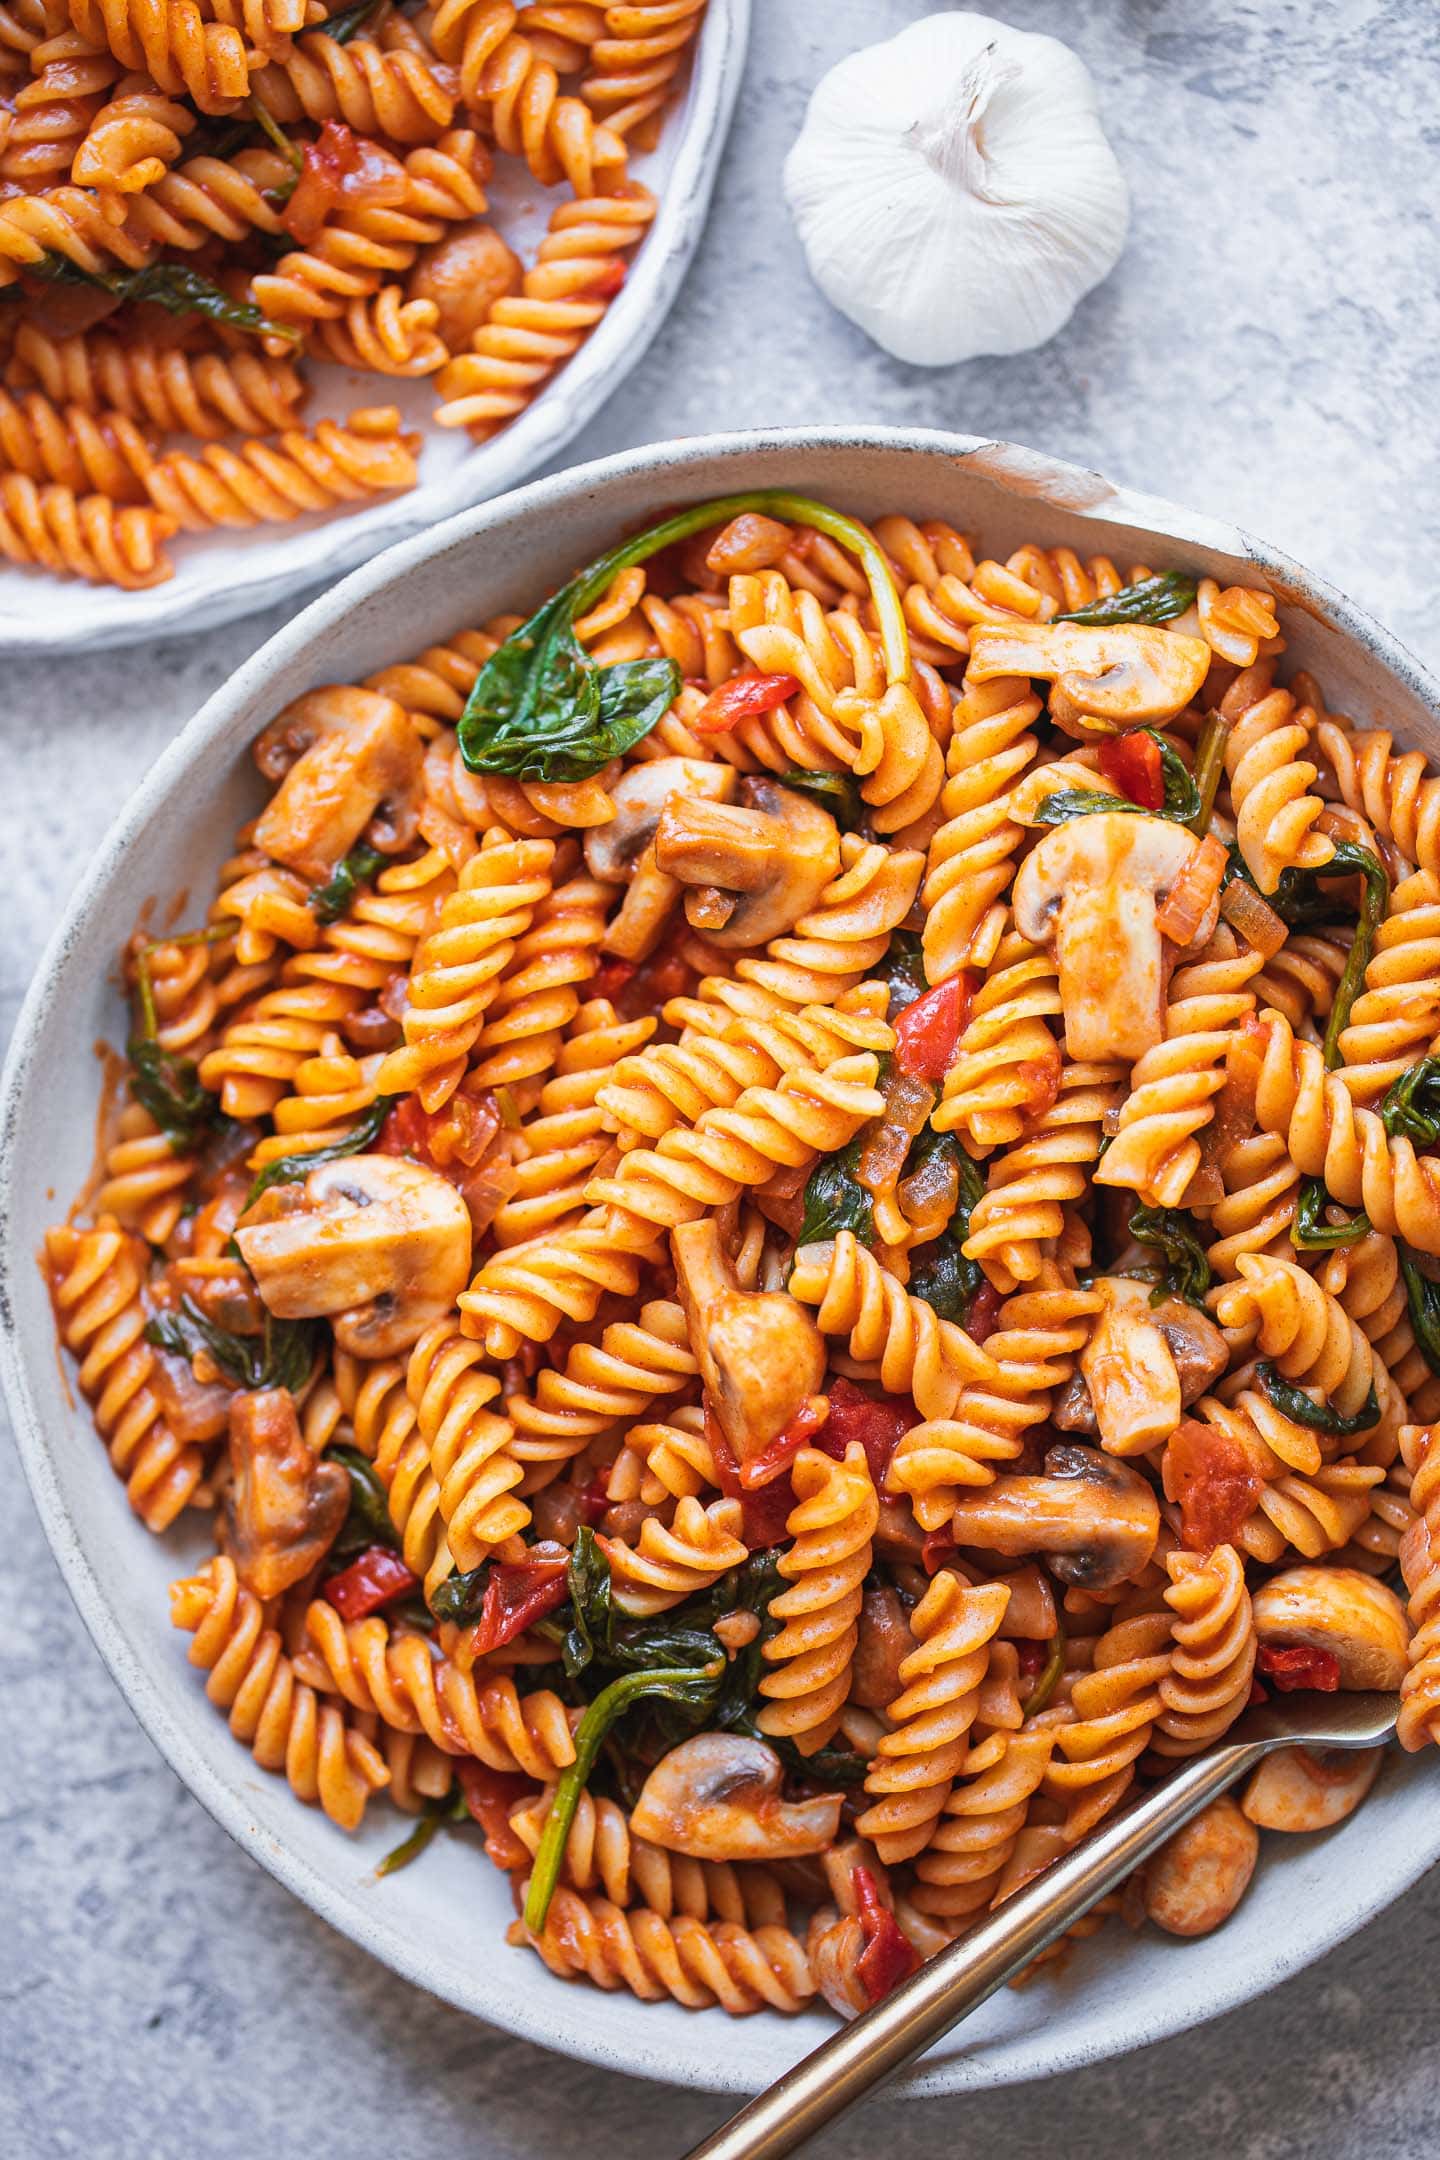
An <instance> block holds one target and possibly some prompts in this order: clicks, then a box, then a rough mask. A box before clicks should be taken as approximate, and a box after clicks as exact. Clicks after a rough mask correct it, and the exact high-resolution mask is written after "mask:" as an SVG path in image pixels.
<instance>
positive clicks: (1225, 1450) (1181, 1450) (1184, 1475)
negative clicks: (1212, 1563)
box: [1163, 1418, 1265, 1553]
mask: <svg viewBox="0 0 1440 2160" xmlns="http://www.w3.org/2000/svg"><path fill="white" fill-rule="evenodd" d="M1163 1474H1164V1481H1165V1497H1166V1499H1167V1500H1170V1501H1175V1502H1178V1504H1179V1508H1180V1542H1181V1544H1182V1545H1184V1546H1185V1548H1186V1549H1187V1551H1189V1552H1198V1553H1209V1552H1213V1551H1214V1550H1215V1547H1216V1546H1217V1545H1228V1544H1230V1543H1231V1542H1232V1541H1233V1540H1234V1538H1236V1537H1237V1536H1238V1535H1239V1532H1240V1530H1241V1528H1242V1526H1243V1525H1244V1524H1245V1523H1246V1522H1248V1521H1249V1519H1250V1517H1251V1515H1252V1514H1253V1513H1254V1510H1255V1503H1256V1501H1257V1500H1258V1499H1259V1497H1260V1495H1261V1493H1262V1492H1263V1491H1264V1489H1265V1481H1264V1479H1263V1478H1262V1477H1261V1476H1260V1473H1259V1472H1258V1471H1257V1470H1256V1469H1255V1468H1254V1467H1253V1465H1252V1464H1251V1462H1250V1459H1249V1457H1248V1456H1247V1455H1246V1453H1245V1450H1244V1449H1243V1448H1242V1447H1241V1445H1240V1443H1239V1441H1238V1440H1232V1439H1230V1437H1229V1436H1228V1434H1226V1433H1222V1432H1221V1431H1220V1430H1219V1428H1218V1427H1217V1426H1214V1425H1202V1424H1201V1423H1200V1421H1199V1420H1198V1418H1182V1419H1181V1420H1180V1423H1179V1424H1178V1425H1177V1426H1176V1428H1175V1431H1174V1432H1173V1433H1172V1435H1171V1437H1170V1444H1169V1446H1168V1447H1167V1448H1166V1450H1165V1456H1164V1463H1163Z"/></svg>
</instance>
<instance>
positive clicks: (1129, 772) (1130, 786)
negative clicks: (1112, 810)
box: [1100, 730, 1165, 810]
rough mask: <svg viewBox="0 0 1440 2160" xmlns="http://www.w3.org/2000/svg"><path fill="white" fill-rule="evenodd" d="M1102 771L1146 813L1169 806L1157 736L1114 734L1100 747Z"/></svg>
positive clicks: (1141, 733) (1113, 784)
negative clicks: (1166, 800)
mask: <svg viewBox="0 0 1440 2160" xmlns="http://www.w3.org/2000/svg"><path fill="white" fill-rule="evenodd" d="M1100 770H1101V772H1102V773H1103V774H1104V775H1105V778H1106V779H1107V780H1108V781H1110V783H1111V784H1112V786H1114V787H1117V788H1119V790H1120V792H1121V794H1122V795H1125V796H1128V797H1129V799H1130V801H1131V802H1133V803H1139V805H1140V807H1141V809H1142V810H1161V809H1163V808H1164V806H1165V772H1164V767H1163V766H1162V765H1161V763H1160V745H1159V743H1158V742H1156V740H1155V738H1154V736H1153V735H1146V734H1145V733H1143V731H1140V730H1137V731H1136V732H1135V733H1134V734H1133V735H1110V736H1107V737H1106V739H1105V741H1104V742H1103V743H1102V744H1101V745H1100Z"/></svg>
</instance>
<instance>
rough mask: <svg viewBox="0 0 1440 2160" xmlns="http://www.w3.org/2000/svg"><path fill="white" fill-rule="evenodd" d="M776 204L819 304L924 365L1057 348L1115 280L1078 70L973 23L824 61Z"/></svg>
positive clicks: (1117, 206)
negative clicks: (785, 211) (785, 206)
mask: <svg viewBox="0 0 1440 2160" xmlns="http://www.w3.org/2000/svg"><path fill="white" fill-rule="evenodd" d="M785 194H786V198H787V200H788V202H789V204H790V211H791V215H792V216H793V218H794V220H795V224H796V227H797V229H798V231H799V234H800V238H801V241H802V242H803V244H804V248H805V254H806V258H807V260H808V262H809V265H810V273H811V275H812V277H813V278H814V279H815V282H816V284H817V285H818V286H819V287H820V290H821V291H822V292H823V293H824V294H825V297H826V298H827V299H828V300H829V301H831V302H832V303H833V305H834V306H835V307H837V308H839V309H840V310H841V312H842V314H845V315H848V316H849V317H850V319H851V321H852V322H855V323H858V324H859V325H860V328H861V329H862V330H865V331H867V332H868V333H869V335H870V336H871V337H872V338H874V339H875V341H876V343H877V344H879V345H883V346H884V347H885V349H886V351H887V352H892V353H894V354H895V356H896V358H897V359H900V360H909V361H912V362H914V363H915V364H917V365H918V366H920V367H946V366H948V365H950V364H951V363H952V362H953V361H956V360H969V359H973V358H975V357H976V356H977V355H979V354H981V353H1017V352H1026V351H1028V350H1029V349H1030V347H1031V346H1034V345H1043V344H1044V343H1045V342H1046V340H1047V339H1048V338H1052V337H1054V335H1055V333H1056V331H1057V330H1059V329H1060V328H1061V327H1062V326H1063V325H1064V324H1065V323H1066V322H1067V321H1068V320H1069V318H1070V316H1071V314H1072V312H1073V311H1074V308H1075V306H1076V303H1077V302H1078V301H1079V300H1081V299H1082V298H1083V297H1084V295H1085V294H1086V293H1087V292H1089V291H1090V289H1091V287H1092V286H1095V285H1098V284H1099V282H1100V280H1101V279H1102V278H1103V277H1105V276H1107V275H1108V273H1109V272H1110V271H1111V270H1112V269H1113V268H1114V266H1115V263H1116V262H1117V260H1118V259H1119V255H1120V251H1121V249H1122V247H1123V246H1124V244H1125V228H1126V225H1127V223H1128V220H1129V207H1130V206H1129V194H1128V190H1127V188H1126V185H1125V176H1124V174H1123V173H1122V172H1121V170H1120V165H1119V162H1118V160H1117V159H1116V156H1115V153H1114V151H1113V150H1112V149H1111V148H1110V145H1109V143H1108V142H1107V141H1106V139H1105V134H1104V130H1103V129H1102V127H1101V125H1100V114H1099V108H1098V105H1097V103H1096V97H1095V86H1094V84H1093V82H1092V81H1091V79H1090V72H1089V70H1088V69H1087V67H1086V66H1085V63H1084V62H1083V61H1082V60H1081V59H1080V58H1079V57H1078V55H1077V54H1075V53H1073V52H1071V50H1070V48H1069V46H1068V45H1062V44H1061V43H1060V42H1059V40H1058V39H1056V38H1051V37H1041V36H1037V35H1035V34H1033V33H1032V32H1030V31H1026V30H1012V29H1011V28H1010V26H1009V25H1008V24H1007V23H1002V22H996V21H995V20H994V19H993V17H991V16H989V15H974V14H970V13H969V12H956V13H951V14H942V15H927V16H926V17H925V18H924V19H923V21H921V22H916V23H912V24H911V25H910V26H909V28H908V29H906V30H902V31H901V32H900V34H899V36H898V37H893V38H891V39H889V40H888V41H887V43H885V44H883V45H871V46H869V47H867V48H866V50H864V51H863V52H857V53H852V54H851V55H850V57H849V58H848V59H847V60H842V61H840V62H839V64H838V65H837V66H836V67H833V68H832V69H831V70H830V72H829V74H828V75H827V76H825V78H824V80H823V81H822V82H821V83H820V84H819V85H818V87H817V89H816V91H815V94H814V96H813V97H812V98H811V100H810V106H809V110H808V112H807V113H806V116H805V124H804V127H803V128H802V129H801V131H800V135H799V137H798V139H797V141H796V143H795V145H794V147H793V149H792V150H791V152H790V155H789V157H788V159H787V160H786V164H785Z"/></svg>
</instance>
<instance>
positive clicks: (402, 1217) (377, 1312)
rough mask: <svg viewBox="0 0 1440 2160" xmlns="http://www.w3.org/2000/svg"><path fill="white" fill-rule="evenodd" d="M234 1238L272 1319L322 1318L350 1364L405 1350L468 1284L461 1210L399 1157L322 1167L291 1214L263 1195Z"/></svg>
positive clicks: (450, 1191) (454, 1198) (292, 1201)
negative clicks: (349, 1355) (354, 1358)
mask: <svg viewBox="0 0 1440 2160" xmlns="http://www.w3.org/2000/svg"><path fill="white" fill-rule="evenodd" d="M282 1194H283V1195H284V1197H283V1198H282ZM267 1203H273V1205H267ZM235 1239H236V1243H237V1244H238V1245H239V1247H240V1251H241V1253H242V1255H243V1256H244V1259H245V1263H246V1265H247V1266H248V1267H249V1269H250V1271H251V1273H252V1274H253V1275H254V1277H255V1282H256V1287H257V1288H258V1290H259V1292H260V1295H261V1297H262V1298H263V1299H264V1301H265V1304H266V1306H267V1307H268V1309H269V1310H270V1311H271V1312H272V1313H274V1314H275V1315H276V1317H277V1318H278V1319H282V1320H298V1319H305V1318H310V1317H328V1318H330V1319H331V1321H332V1324H333V1326H334V1330H335V1339H336V1341H337V1342H338V1343H339V1344H340V1346H341V1348H342V1349H344V1350H349V1351H350V1352H351V1353H352V1354H353V1355H355V1356H357V1357H372V1358H373V1357H391V1356H394V1355H395V1354H396V1353H397V1352H398V1351H400V1350H403V1349H408V1348H409V1346H410V1344H411V1343H413V1342H415V1341H417V1340H418V1338H419V1337H420V1335H421V1334H423V1332H424V1330H425V1328H426V1327H427V1326H428V1325H429V1324H430V1322H431V1320H434V1319H438V1318H440V1317H441V1316H442V1315H443V1314H444V1313H446V1312H448V1311H449V1309H450V1307H451V1306H452V1305H453V1303H454V1302H455V1299H456V1298H457V1297H458V1296H459V1294H460V1292H461V1291H462V1290H463V1289H464V1287H465V1285H466V1283H467V1281H468V1280H469V1276H470V1215H469V1211H468V1209H467V1208H466V1206H465V1203H464V1201H463V1200H462V1199H461V1197H460V1195H459V1193H458V1192H457V1191H456V1190H455V1188H454V1186H453V1185H451V1184H450V1183H449V1182H448V1181H447V1180H446V1179H445V1178H443V1177H441V1176H440V1174H439V1172H438V1171H435V1170H431V1169H428V1168H427V1167H426V1166H425V1165H423V1164H421V1163H413V1162H407V1161H406V1160H405V1159H404V1157H403V1156H398V1155H348V1156H345V1157H344V1158H343V1159H342V1160H340V1161H338V1162H331V1163H323V1164H322V1165H321V1166H320V1168H319V1169H316V1170H312V1171H311V1173H310V1175H309V1177H308V1178H306V1180H305V1183H304V1187H303V1194H302V1195H301V1196H300V1198H299V1200H298V1204H297V1201H296V1196H295V1194H294V1191H293V1188H278V1189H275V1190H273V1191H272V1192H270V1193H266V1194H264V1195H263V1196H262V1198H261V1199H260V1201H259V1202H258V1204H257V1206H256V1207H255V1208H254V1209H252V1210H251V1211H250V1216H249V1218H248V1219H245V1218H242V1221H241V1223H240V1225H239V1227H238V1228H237V1230H236V1232H235Z"/></svg>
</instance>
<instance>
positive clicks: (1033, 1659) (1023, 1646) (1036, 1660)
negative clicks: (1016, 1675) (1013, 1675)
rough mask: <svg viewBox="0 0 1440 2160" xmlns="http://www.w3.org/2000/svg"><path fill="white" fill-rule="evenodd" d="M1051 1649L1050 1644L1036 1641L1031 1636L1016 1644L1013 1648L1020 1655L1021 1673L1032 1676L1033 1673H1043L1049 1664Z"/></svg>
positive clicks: (1051, 1645)
mask: <svg viewBox="0 0 1440 2160" xmlns="http://www.w3.org/2000/svg"><path fill="white" fill-rule="evenodd" d="M1053 1647H1054V1646H1053V1644H1051V1643H1048V1642H1039V1641H1037V1640H1036V1638H1035V1637H1034V1636H1033V1635H1027V1636H1025V1637H1024V1638H1023V1640H1021V1641H1019V1642H1017V1643H1016V1645H1015V1648H1016V1649H1017V1651H1018V1652H1019V1653H1020V1670H1021V1672H1022V1673H1029V1674H1030V1675H1032V1676H1033V1675H1034V1674H1035V1673H1038V1672H1043V1671H1044V1669H1045V1667H1046V1666H1047V1665H1048V1664H1049V1662H1050V1652H1051V1650H1052V1648H1053Z"/></svg>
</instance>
